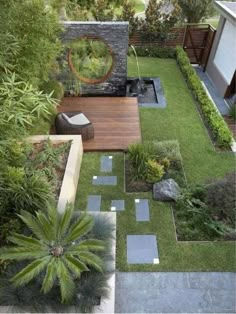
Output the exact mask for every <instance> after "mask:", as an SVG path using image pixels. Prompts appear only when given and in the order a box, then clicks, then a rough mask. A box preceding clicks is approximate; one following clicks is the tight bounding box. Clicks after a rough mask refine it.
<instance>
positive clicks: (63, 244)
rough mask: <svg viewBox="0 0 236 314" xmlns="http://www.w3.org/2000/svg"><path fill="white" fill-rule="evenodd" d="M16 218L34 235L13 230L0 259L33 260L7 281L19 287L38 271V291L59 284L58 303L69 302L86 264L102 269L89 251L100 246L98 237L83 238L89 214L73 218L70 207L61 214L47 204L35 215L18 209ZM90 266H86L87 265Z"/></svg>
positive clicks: (1, 250)
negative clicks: (42, 275)
mask: <svg viewBox="0 0 236 314" xmlns="http://www.w3.org/2000/svg"><path fill="white" fill-rule="evenodd" d="M19 217H20V219H21V220H22V221H23V222H24V223H25V224H26V226H27V227H28V228H29V229H30V230H31V231H32V233H33V235H34V236H24V235H22V234H17V233H14V234H13V235H12V236H11V237H10V238H9V241H11V242H12V243H14V244H15V246H13V247H4V248H1V249H0V255H1V259H2V260H18V261H20V260H33V261H32V262H31V263H30V264H28V265H27V266H26V267H25V268H23V269H22V270H21V271H20V272H19V273H17V274H16V275H15V276H14V277H13V278H12V279H11V282H12V283H13V284H14V285H15V286H16V287H20V286H23V285H26V284H27V283H29V282H30V281H31V280H32V279H34V278H35V277H37V276H39V275H40V274H42V273H43V272H44V271H46V272H45V273H44V279H43V282H42V292H43V293H48V292H49V291H50V290H51V289H52V287H53V286H54V285H55V284H56V285H58V284H59V286H60V292H61V301H62V303H67V302H69V301H70V300H71V299H72V298H73V295H74V290H75V279H76V278H77V279H78V278H79V277H80V276H81V273H83V272H84V271H89V269H90V268H92V269H95V270H97V271H102V270H103V262H102V260H101V258H99V257H98V256H97V255H95V254H94V253H93V252H95V251H102V250H104V243H103V241H100V240H95V239H86V234H87V233H88V232H89V231H90V230H91V229H92V227H93V223H94V222H93V218H92V217H91V216H88V215H81V216H80V217H79V218H78V219H77V220H76V221H74V222H73V220H72V217H73V208H72V207H67V208H66V209H65V212H64V213H63V214H62V215H59V214H58V213H57V210H56V209H55V208H52V207H51V208H50V207H49V208H48V210H47V211H46V212H45V213H44V212H42V211H38V212H37V213H36V216H34V215H31V214H30V213H28V212H27V211H22V213H21V215H19ZM89 267H90V268H89Z"/></svg>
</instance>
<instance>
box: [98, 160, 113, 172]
mask: <svg viewBox="0 0 236 314" xmlns="http://www.w3.org/2000/svg"><path fill="white" fill-rule="evenodd" d="M112 159H113V156H102V157H101V167H100V171H101V172H112Z"/></svg>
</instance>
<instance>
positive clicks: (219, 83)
mask: <svg viewBox="0 0 236 314" xmlns="http://www.w3.org/2000/svg"><path fill="white" fill-rule="evenodd" d="M225 22H226V18H224V17H223V16H221V17H220V21H219V24H218V28H217V32H216V35H215V40H214V43H213V45H212V49H211V53H210V57H209V60H208V64H207V67H206V72H207V74H208V76H209V77H210V78H211V80H212V82H213V83H214V84H215V86H216V88H217V89H218V91H219V93H220V95H221V96H222V97H224V95H225V91H226V89H227V87H228V82H227V81H226V80H225V78H224V76H223V75H222V74H221V72H220V70H219V69H218V68H217V66H216V65H215V63H214V58H215V54H216V51H217V48H218V44H219V41H220V37H221V34H222V31H223V29H224V25H225Z"/></svg>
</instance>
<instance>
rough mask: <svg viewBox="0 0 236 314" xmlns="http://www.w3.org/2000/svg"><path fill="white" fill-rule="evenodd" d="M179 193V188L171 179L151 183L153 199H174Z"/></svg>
mask: <svg viewBox="0 0 236 314" xmlns="http://www.w3.org/2000/svg"><path fill="white" fill-rule="evenodd" d="M180 194H181V189H180V187H179V185H178V183H176V182H175V180H173V179H168V180H163V181H161V182H157V183H155V184H153V199H154V200H156V201H176V200H177V199H178V198H179V196H180Z"/></svg>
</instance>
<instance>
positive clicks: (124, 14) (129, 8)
mask: <svg viewBox="0 0 236 314" xmlns="http://www.w3.org/2000/svg"><path fill="white" fill-rule="evenodd" d="M135 13H136V12H135V5H134V2H132V1H128V0H124V2H123V4H122V11H121V14H120V15H118V16H117V18H116V19H117V20H118V21H128V22H129V35H130V36H132V34H133V33H134V31H135V30H136V29H137V27H138V25H139V20H138V17H135Z"/></svg>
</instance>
